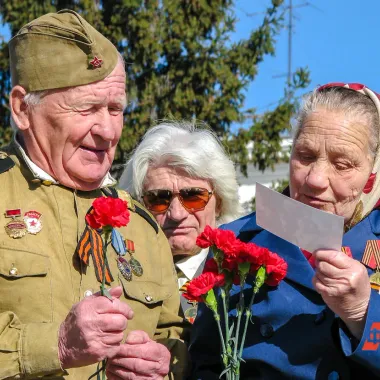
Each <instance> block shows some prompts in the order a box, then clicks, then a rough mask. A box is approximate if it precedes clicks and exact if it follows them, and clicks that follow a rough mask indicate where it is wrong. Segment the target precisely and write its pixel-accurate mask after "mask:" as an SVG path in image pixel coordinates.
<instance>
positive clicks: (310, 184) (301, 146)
mask: <svg viewBox="0 0 380 380" xmlns="http://www.w3.org/2000/svg"><path fill="white" fill-rule="evenodd" d="M358 119H359V117H348V116H346V115H345V114H344V113H343V112H341V111H328V110H325V109H323V108H320V109H317V110H316V111H315V112H313V113H311V114H310V115H309V116H308V117H307V118H306V119H305V121H304V123H303V125H302V127H301V132H300V135H299V137H298V139H297V141H295V143H294V147H293V151H292V155H291V159H290V196H291V197H292V198H293V199H296V200H297V201H300V202H302V203H305V204H307V205H309V206H312V207H315V208H318V209H321V210H324V211H327V212H330V213H333V214H336V215H340V216H343V217H344V218H345V221H346V222H347V221H348V220H349V219H350V218H351V216H352V214H353V212H354V210H355V207H356V205H357V203H358V201H359V197H360V194H361V193H362V190H363V188H364V186H365V184H366V183H367V180H368V178H369V176H370V174H371V170H372V166H373V159H372V157H371V154H370V150H369V144H368V141H369V132H368V130H369V128H368V126H367V125H366V124H365V121H364V120H362V121H358Z"/></svg>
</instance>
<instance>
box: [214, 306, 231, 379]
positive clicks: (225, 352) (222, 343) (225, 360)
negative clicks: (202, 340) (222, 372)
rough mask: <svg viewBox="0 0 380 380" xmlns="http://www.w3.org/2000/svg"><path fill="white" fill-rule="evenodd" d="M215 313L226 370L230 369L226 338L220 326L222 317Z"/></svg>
mask: <svg viewBox="0 0 380 380" xmlns="http://www.w3.org/2000/svg"><path fill="white" fill-rule="evenodd" d="M213 312H214V319H215V321H216V324H217V325H218V331H219V337H220V343H221V345H222V351H223V353H222V358H223V365H224V368H227V367H228V364H229V363H228V356H227V351H226V344H225V342H224V337H223V332H222V326H221V324H220V316H219V314H218V312H217V311H216V310H213ZM227 380H230V377H229V374H228V373H227Z"/></svg>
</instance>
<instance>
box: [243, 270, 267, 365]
mask: <svg viewBox="0 0 380 380" xmlns="http://www.w3.org/2000/svg"><path fill="white" fill-rule="evenodd" d="M265 276H266V271H265V267H263V266H261V267H260V268H259V269H258V271H257V273H256V279H255V285H254V286H253V287H252V297H251V300H250V301H249V305H248V307H247V308H246V309H245V324H244V330H243V335H242V337H241V342H240V349H239V365H240V359H241V357H242V355H243V349H244V342H245V337H246V335H247V329H248V322H249V320H250V319H251V314H252V312H251V309H252V305H253V302H254V301H255V297H256V294H257V293H258V291H259V290H260V288H261V286H262V285H263V284H264V281H265Z"/></svg>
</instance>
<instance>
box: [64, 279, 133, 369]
mask: <svg viewBox="0 0 380 380" xmlns="http://www.w3.org/2000/svg"><path fill="white" fill-rule="evenodd" d="M109 292H110V294H111V296H112V298H113V300H112V301H110V300H109V299H108V298H106V297H102V296H100V294H99V293H97V294H94V295H93V296H90V297H87V298H85V299H84V300H82V301H81V302H79V303H77V304H75V305H74V306H73V307H72V309H71V310H70V312H69V314H68V315H67V317H66V319H65V320H64V322H63V323H62V324H61V327H60V330H59V341H58V352H59V359H60V361H61V365H62V368H63V369H68V368H74V367H82V366H86V365H90V364H93V363H97V362H99V361H101V360H103V359H105V358H112V357H113V356H115V355H116V354H117V353H118V352H119V349H120V342H121V341H122V340H123V331H124V330H125V329H126V327H127V321H128V319H132V317H133V311H132V309H131V308H130V307H129V306H128V305H127V304H125V303H123V302H121V301H120V300H119V298H120V296H121V294H122V292H123V290H122V288H121V287H120V286H119V287H116V288H113V289H110V290H109Z"/></svg>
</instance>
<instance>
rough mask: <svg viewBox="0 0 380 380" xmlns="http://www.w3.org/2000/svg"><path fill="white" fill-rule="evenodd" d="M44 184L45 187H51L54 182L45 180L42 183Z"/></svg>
mask: <svg viewBox="0 0 380 380" xmlns="http://www.w3.org/2000/svg"><path fill="white" fill-rule="evenodd" d="M42 183H43V184H44V185H45V186H50V185H51V184H52V183H53V182H52V181H49V180H47V179H45V180H44V181H42Z"/></svg>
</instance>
